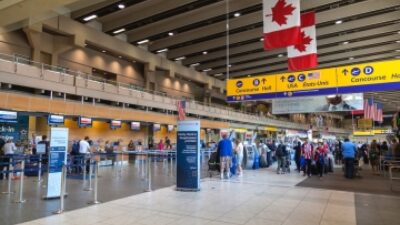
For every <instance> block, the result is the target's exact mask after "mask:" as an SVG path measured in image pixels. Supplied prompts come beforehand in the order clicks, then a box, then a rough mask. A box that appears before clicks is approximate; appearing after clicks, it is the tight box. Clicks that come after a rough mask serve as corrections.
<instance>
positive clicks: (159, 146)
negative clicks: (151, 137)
mask: <svg viewBox="0 0 400 225" xmlns="http://www.w3.org/2000/svg"><path fill="white" fill-rule="evenodd" d="M158 149H159V150H164V149H165V146H164V142H163V140H162V139H160V142H159V143H158Z"/></svg>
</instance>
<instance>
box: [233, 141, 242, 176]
mask: <svg viewBox="0 0 400 225" xmlns="http://www.w3.org/2000/svg"><path fill="white" fill-rule="evenodd" d="M235 154H236V156H237V168H238V177H241V176H243V169H242V163H243V143H242V141H241V140H240V138H238V139H236V148H235Z"/></svg>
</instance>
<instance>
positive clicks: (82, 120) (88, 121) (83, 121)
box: [78, 117, 92, 127]
mask: <svg viewBox="0 0 400 225" xmlns="http://www.w3.org/2000/svg"><path fill="white" fill-rule="evenodd" d="M78 126H79V127H92V118H89V117H79V119H78Z"/></svg>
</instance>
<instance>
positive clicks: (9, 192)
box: [2, 157, 14, 194]
mask: <svg viewBox="0 0 400 225" xmlns="http://www.w3.org/2000/svg"><path fill="white" fill-rule="evenodd" d="M8 163H9V165H8V171H7V173H8V179H7V191H3V192H2V194H14V192H13V191H11V184H12V179H11V176H12V172H10V171H13V159H12V157H10V159H9V161H8Z"/></svg>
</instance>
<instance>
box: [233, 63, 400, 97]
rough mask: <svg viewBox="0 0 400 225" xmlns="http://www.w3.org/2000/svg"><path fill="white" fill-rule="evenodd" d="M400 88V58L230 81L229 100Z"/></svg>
mask: <svg viewBox="0 0 400 225" xmlns="http://www.w3.org/2000/svg"><path fill="white" fill-rule="evenodd" d="M399 88H400V60H393V61H384V62H373V63H364V64H357V65H349V66H342V67H335V68H327V69H320V70H310V71H300V72H292V73H280V74H273V75H263V76H256V77H248V78H240V79H231V80H228V81H227V101H229V102H235V101H252V100H260V99H271V98H285V97H292V96H297V97H300V96H315V95H329V94H339V93H356V92H367V91H382V90H393V89H399Z"/></svg>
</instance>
